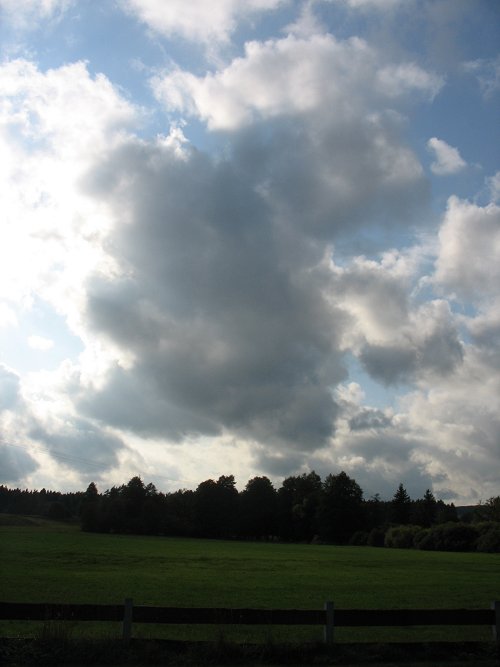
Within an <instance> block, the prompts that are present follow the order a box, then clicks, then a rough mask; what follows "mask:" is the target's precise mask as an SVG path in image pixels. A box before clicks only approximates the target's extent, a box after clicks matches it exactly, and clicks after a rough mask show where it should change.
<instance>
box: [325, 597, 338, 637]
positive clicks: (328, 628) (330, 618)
mask: <svg viewBox="0 0 500 667" xmlns="http://www.w3.org/2000/svg"><path fill="white" fill-rule="evenodd" d="M325 612H326V624H325V630H324V634H325V644H328V645H331V644H333V631H334V627H335V607H334V604H333V602H325Z"/></svg>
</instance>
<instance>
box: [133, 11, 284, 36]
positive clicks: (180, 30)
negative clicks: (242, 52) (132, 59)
mask: <svg viewBox="0 0 500 667" xmlns="http://www.w3.org/2000/svg"><path fill="white" fill-rule="evenodd" d="M284 2H286V0H217V2H212V3H209V2H206V0H190V1H189V2H185V0H169V1H168V2H164V1H163V0H121V1H120V4H121V5H122V6H123V8H124V9H126V10H127V11H129V12H131V13H132V14H134V15H136V16H137V17H138V18H139V19H140V20H141V21H142V22H143V23H145V24H146V25H147V26H148V27H149V28H151V29H152V30H154V31H156V32H158V33H160V34H163V35H167V36H171V35H180V36H181V37H184V38H185V39H188V40H192V41H201V42H205V43H208V42H210V41H211V40H216V41H221V42H225V41H227V40H228V39H229V37H230V35H231V33H232V32H233V31H234V30H235V29H236V27H237V25H238V22H239V21H241V20H245V19H247V18H250V17H252V16H253V15H255V14H257V13H259V12H264V11H269V10H273V9H276V8H277V7H278V6H279V5H281V4H284Z"/></svg>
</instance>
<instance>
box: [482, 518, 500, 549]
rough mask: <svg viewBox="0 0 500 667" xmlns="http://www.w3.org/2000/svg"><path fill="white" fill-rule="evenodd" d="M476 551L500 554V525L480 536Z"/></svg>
mask: <svg viewBox="0 0 500 667" xmlns="http://www.w3.org/2000/svg"><path fill="white" fill-rule="evenodd" d="M476 549H477V550H478V551H485V552H488V553H500V526H499V525H498V524H497V525H496V526H495V527H493V528H491V529H490V530H488V531H486V532H484V533H483V534H482V535H480V536H479V539H478V540H477V546H476Z"/></svg>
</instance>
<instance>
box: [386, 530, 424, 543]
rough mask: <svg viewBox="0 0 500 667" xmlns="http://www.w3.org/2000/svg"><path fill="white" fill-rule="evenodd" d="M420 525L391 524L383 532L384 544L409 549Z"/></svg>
mask: <svg viewBox="0 0 500 667" xmlns="http://www.w3.org/2000/svg"><path fill="white" fill-rule="evenodd" d="M421 530H422V528H421V527H420V526H411V525H410V526H393V527H392V528H389V530H388V531H387V533H386V534H385V546H386V547H390V548H392V549H411V548H412V547H413V541H414V539H415V536H416V535H417V534H418V533H420V531H421Z"/></svg>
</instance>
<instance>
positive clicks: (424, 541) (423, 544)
mask: <svg viewBox="0 0 500 667" xmlns="http://www.w3.org/2000/svg"><path fill="white" fill-rule="evenodd" d="M413 546H414V547H415V548H416V549H425V550H426V551H430V550H432V549H434V541H433V539H432V529H431V528H422V530H421V531H420V532H418V533H417V534H416V535H415V537H414V539H413Z"/></svg>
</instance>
